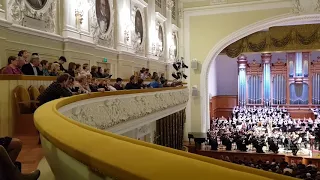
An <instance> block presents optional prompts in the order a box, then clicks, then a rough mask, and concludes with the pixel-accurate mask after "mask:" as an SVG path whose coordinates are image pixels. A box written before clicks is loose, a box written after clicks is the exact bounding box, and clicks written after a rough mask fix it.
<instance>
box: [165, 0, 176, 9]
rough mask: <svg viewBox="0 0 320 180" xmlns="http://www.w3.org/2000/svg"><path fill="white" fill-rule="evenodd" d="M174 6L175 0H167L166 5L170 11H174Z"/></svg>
mask: <svg viewBox="0 0 320 180" xmlns="http://www.w3.org/2000/svg"><path fill="white" fill-rule="evenodd" d="M173 6H174V2H173V0H166V7H167V10H168V11H172V8H173Z"/></svg>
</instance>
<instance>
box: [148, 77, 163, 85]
mask: <svg viewBox="0 0 320 180" xmlns="http://www.w3.org/2000/svg"><path fill="white" fill-rule="evenodd" d="M150 87H152V88H162V84H161V83H160V79H159V77H158V76H156V77H154V79H153V81H152V82H151V83H150Z"/></svg>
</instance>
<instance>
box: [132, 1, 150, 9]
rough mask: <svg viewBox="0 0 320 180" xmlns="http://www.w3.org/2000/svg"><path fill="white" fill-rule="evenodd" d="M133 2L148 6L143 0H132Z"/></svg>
mask: <svg viewBox="0 0 320 180" xmlns="http://www.w3.org/2000/svg"><path fill="white" fill-rule="evenodd" d="M132 2H133V3H135V4H138V5H139V6H141V7H143V8H145V7H147V6H148V3H147V2H145V1H144V0H132Z"/></svg>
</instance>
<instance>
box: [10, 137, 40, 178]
mask: <svg viewBox="0 0 320 180" xmlns="http://www.w3.org/2000/svg"><path fill="white" fill-rule="evenodd" d="M16 138H18V139H20V140H21V141H22V143H23V145H22V150H21V153H20V154H19V157H18V160H17V161H19V162H21V163H22V173H28V172H32V171H34V170H36V169H37V166H38V164H39V162H40V160H41V159H42V158H43V156H44V155H43V152H42V148H41V145H38V137H32V136H19V137H16Z"/></svg>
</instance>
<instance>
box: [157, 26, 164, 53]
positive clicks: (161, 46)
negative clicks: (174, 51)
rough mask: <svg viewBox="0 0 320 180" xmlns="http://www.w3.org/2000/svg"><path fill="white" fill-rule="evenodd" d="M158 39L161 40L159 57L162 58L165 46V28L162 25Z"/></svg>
mask: <svg viewBox="0 0 320 180" xmlns="http://www.w3.org/2000/svg"><path fill="white" fill-rule="evenodd" d="M158 39H159V57H161V56H162V54H163V45H164V38H163V28H162V26H161V25H159V30H158Z"/></svg>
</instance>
